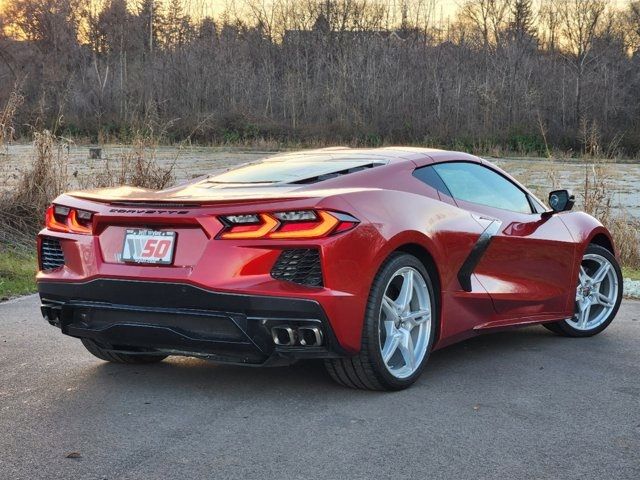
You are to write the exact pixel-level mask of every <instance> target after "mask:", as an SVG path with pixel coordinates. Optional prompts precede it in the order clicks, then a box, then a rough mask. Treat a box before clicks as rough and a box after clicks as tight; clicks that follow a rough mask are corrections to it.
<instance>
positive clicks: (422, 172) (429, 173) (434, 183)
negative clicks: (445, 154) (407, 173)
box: [413, 165, 452, 197]
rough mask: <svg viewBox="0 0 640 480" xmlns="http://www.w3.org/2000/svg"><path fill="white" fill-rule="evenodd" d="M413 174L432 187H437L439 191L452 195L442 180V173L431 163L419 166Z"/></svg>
mask: <svg viewBox="0 0 640 480" xmlns="http://www.w3.org/2000/svg"><path fill="white" fill-rule="evenodd" d="M413 176H414V177H416V178H417V179H418V180H420V181H421V182H422V183H426V184H427V185H429V186H430V187H432V188H435V189H436V190H438V191H439V192H442V193H445V194H447V195H449V196H450V197H451V196H452V195H451V192H450V191H449V189H448V188H447V186H446V185H445V184H444V182H443V181H442V178H440V175H438V174H437V173H436V171H435V170H434V169H433V167H432V166H431V165H429V166H427V167H422V168H418V169H417V170H415V171H414V172H413Z"/></svg>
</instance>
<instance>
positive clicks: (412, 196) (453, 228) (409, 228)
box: [37, 148, 612, 352]
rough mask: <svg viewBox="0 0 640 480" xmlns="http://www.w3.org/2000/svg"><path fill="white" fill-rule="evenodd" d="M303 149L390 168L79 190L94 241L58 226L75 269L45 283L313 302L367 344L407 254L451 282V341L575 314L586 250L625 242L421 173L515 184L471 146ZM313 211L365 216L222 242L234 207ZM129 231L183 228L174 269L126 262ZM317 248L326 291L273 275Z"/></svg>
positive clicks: (71, 199) (439, 280) (441, 338)
mask: <svg viewBox="0 0 640 480" xmlns="http://www.w3.org/2000/svg"><path fill="white" fill-rule="evenodd" d="M298 155H299V156H301V157H303V156H304V155H312V156H315V157H322V158H326V159H331V158H334V157H335V156H336V155H346V156H357V158H366V159H370V160H376V161H380V162H383V163H385V164H384V165H382V166H379V167H376V168H370V169H365V170H362V171H358V172H355V173H350V174H348V175H344V176H338V177H336V178H331V179H327V180H324V181H320V182H317V183H310V184H296V185H293V184H287V185H280V186H277V187H276V186H255V185H244V186H241V187H238V188H234V189H230V188H225V187H224V186H211V185H209V184H207V180H206V179H198V180H195V181H193V182H191V183H188V184H186V185H184V186H180V187H176V188H173V189H170V190H166V191H164V192H154V191H149V190H144V189H137V188H131V187H122V188H117V189H105V190H98V191H88V192H72V193H69V194H65V195H62V196H60V197H59V198H57V199H56V200H55V203H56V204H59V205H64V206H68V207H71V208H75V209H80V210H86V211H90V212H93V213H94V215H93V219H92V222H93V224H92V228H93V235H78V234H72V233H63V232H58V231H53V230H49V229H44V230H43V231H42V232H41V233H40V236H41V237H42V236H48V237H57V238H59V239H60V242H61V246H62V250H63V252H64V255H65V259H66V264H65V266H64V267H63V268H60V269H57V270H54V271H47V272H44V271H40V272H39V273H38V276H37V280H38V282H39V283H42V282H51V281H55V282H61V281H62V282H86V281H88V280H91V279H96V278H115V279H135V280H152V281H160V282H179V283H185V284H190V285H195V286H198V287H201V288H203V289H206V290H210V291H216V292H230V293H243V294H251V295H259V296H274V297H287V298H296V299H311V300H315V301H317V302H318V303H319V304H320V305H321V307H322V309H323V310H324V312H325V313H326V315H327V317H328V320H329V322H330V324H331V327H332V329H333V330H334V333H335V336H336V338H337V340H338V342H339V344H340V346H342V347H343V348H344V349H345V350H346V351H348V352H357V351H358V350H359V349H360V339H361V332H362V324H363V317H364V311H365V306H366V302H367V298H368V294H369V291H370V288H371V284H372V282H373V279H374V277H375V275H376V272H377V271H378V269H379V268H380V265H381V264H382V262H383V261H384V260H385V259H386V258H387V257H388V256H389V255H390V254H391V253H392V252H394V251H396V250H405V251H410V252H412V253H414V254H418V256H419V257H420V259H421V260H423V261H424V262H426V263H427V265H428V268H429V269H430V270H431V272H432V274H433V277H434V280H435V282H436V284H437V290H438V293H437V295H438V305H439V310H440V318H439V328H438V341H437V344H436V348H440V347H443V346H445V345H448V344H450V343H453V342H455V341H458V340H461V339H464V338H466V337H469V336H472V335H474V334H476V333H478V332H480V331H486V330H491V329H494V328H504V327H508V326H517V325H523V324H529V323H534V322H545V321H551V320H558V319H562V318H566V317H568V316H571V315H572V313H573V308H574V306H573V301H574V300H573V298H574V296H575V284H576V278H577V266H578V265H579V261H580V258H581V255H582V252H583V251H584V249H585V248H586V246H587V245H588V243H589V242H590V240H591V239H593V238H594V236H596V235H603V236H604V237H605V238H606V239H608V240H609V242H611V236H610V235H609V233H608V232H607V230H606V229H604V227H602V225H601V224H600V223H599V222H597V221H596V220H595V219H593V218H592V217H590V216H588V215H586V214H584V213H579V212H566V213H562V214H554V215H549V214H543V213H535V214H533V213H532V214H522V213H516V212H511V211H507V210H501V209H496V208H490V207H486V206H482V205H478V204H472V203H468V202H462V201H460V200H454V199H453V198H451V197H450V196H448V195H446V194H443V193H442V192H440V191H438V190H436V189H435V188H432V187H430V186H428V185H426V184H425V183H423V182H421V181H420V180H418V179H417V178H415V177H414V176H413V172H414V171H415V170H416V168H418V167H421V166H426V165H430V164H433V163H441V162H450V161H467V162H476V163H482V164H484V165H487V166H488V167H490V168H492V169H494V170H495V171H496V172H499V173H500V174H502V175H504V176H506V177H508V178H510V179H511V177H509V176H508V175H507V174H505V173H504V172H502V171H501V170H499V169H498V168H497V167H494V166H492V165H490V164H488V163H487V162H485V161H483V160H481V159H479V158H476V157H473V156H471V155H468V154H464V153H458V152H444V151H439V150H429V149H415V148H391V149H372V150H350V149H343V150H336V149H333V150H328V151H327V150H325V151H315V152H311V153H301V154H298ZM294 159H295V155H294ZM511 180H512V181H513V182H514V183H516V184H517V185H518V186H519V187H520V188H522V189H523V190H524V187H522V186H521V185H520V184H518V183H517V182H516V181H515V180H513V179H511ZM309 209H314V210H326V211H329V212H331V211H333V212H344V213H347V214H349V215H352V216H354V217H356V218H357V219H358V220H359V222H360V223H359V224H358V225H357V226H356V227H355V228H353V229H351V230H349V231H345V232H341V233H336V234H333V235H329V236H326V237H323V238H312V239H297V240H296V239H262V238H261V239H244V240H240V239H220V238H217V236H218V234H219V233H220V232H221V231H222V230H223V228H224V226H223V224H222V223H221V221H220V220H219V218H220V216H222V215H234V214H235V215H238V214H247V213H256V212H265V213H269V212H277V211H283V210H287V211H294V210H309ZM488 219H497V220H499V221H500V222H501V227H500V229H499V231H498V233H497V234H496V236H495V237H494V238H493V240H492V242H491V244H490V246H489V248H488V250H487V251H486V253H485V255H484V256H483V258H482V260H481V261H480V263H479V264H478V266H477V268H476V269H475V273H474V274H473V275H472V277H471V286H472V288H471V290H470V291H465V290H464V289H463V288H462V286H461V285H460V282H459V280H458V277H457V274H458V271H459V270H460V267H461V265H462V264H463V262H464V261H465V259H466V258H467V257H468V256H469V254H470V252H471V251H472V249H473V248H474V245H475V244H476V242H477V240H478V238H479V236H480V234H481V233H482V231H483V230H484V229H485V227H486V225H487V222H489V221H490V220H488ZM127 228H153V229H156V230H167V231H174V232H177V247H176V252H175V260H174V263H173V265H170V266H164V265H163V266H150V265H146V266H145V265H138V264H135V265H132V264H125V263H123V262H122V261H120V260H119V257H118V255H119V253H120V251H121V249H122V245H123V239H124V232H125V230H126V229H127ZM611 243H612V242H611ZM309 246H313V247H317V248H319V249H320V252H321V263H322V269H323V273H324V287H322V288H315V287H305V286H302V285H297V284H294V283H289V282H285V281H281V280H276V279H274V278H273V277H272V276H271V275H270V271H271V268H272V267H273V265H274V263H275V262H276V259H277V258H278V255H279V254H280V252H281V251H282V249H283V248H289V247H309Z"/></svg>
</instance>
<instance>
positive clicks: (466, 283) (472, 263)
mask: <svg viewBox="0 0 640 480" xmlns="http://www.w3.org/2000/svg"><path fill="white" fill-rule="evenodd" d="M501 225H502V222H501V221H500V220H493V221H492V222H491V223H490V224H489V225H488V226H487V228H485V229H484V231H483V232H482V233H481V234H480V236H479V237H478V240H476V244H475V245H474V246H473V248H472V249H471V252H469V255H468V256H467V258H466V259H465V261H464V262H463V263H462V266H461V267H460V270H458V281H459V282H460V285H461V286H462V289H463V290H464V291H465V292H470V291H471V275H473V271H474V270H475V268H476V267H477V266H478V263H480V260H481V259H482V256H483V255H484V253H485V252H486V251H487V248H489V244H490V243H491V239H493V237H494V236H495V234H496V233H498V230H500V226H501Z"/></svg>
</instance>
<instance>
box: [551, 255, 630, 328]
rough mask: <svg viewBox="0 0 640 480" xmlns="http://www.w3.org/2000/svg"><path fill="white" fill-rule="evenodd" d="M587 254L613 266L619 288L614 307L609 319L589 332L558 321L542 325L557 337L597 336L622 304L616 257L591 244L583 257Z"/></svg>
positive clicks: (620, 280) (619, 270) (563, 321)
mask: <svg viewBox="0 0 640 480" xmlns="http://www.w3.org/2000/svg"><path fill="white" fill-rule="evenodd" d="M589 253H593V254H596V255H600V256H602V257H604V258H606V259H607V260H608V261H609V262H610V263H611V265H612V266H613V269H614V271H615V274H616V276H617V278H618V286H619V287H618V296H617V298H616V303H615V306H614V307H613V310H611V313H610V314H609V317H608V318H607V319H606V320H605V321H604V322H603V323H601V324H600V325H598V326H597V327H595V328H593V329H591V330H578V329H576V328H574V327H573V326H571V325H570V324H569V323H567V321H566V320H560V321H558V322H553V323H544V324H543V326H544V327H545V328H546V329H547V330H550V331H552V332H553V333H555V334H557V335H561V336H563V337H592V336H594V335H597V334H598V333H600V332H602V331H603V330H604V329H605V328H607V327H608V326H609V325H610V324H611V322H613V319H614V318H615V317H616V314H617V313H618V309H619V308H620V303H621V302H622V290H623V279H622V270H621V269H620V265H619V264H618V260H616V257H614V256H613V254H612V253H611V252H610V251H609V250H607V249H606V248H604V247H601V246H600V245H595V244H593V243H592V244H590V245H589V246H588V247H587V249H586V250H585V252H584V254H585V255H586V254H589Z"/></svg>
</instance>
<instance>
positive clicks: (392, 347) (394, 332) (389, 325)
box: [382, 321, 400, 364]
mask: <svg viewBox="0 0 640 480" xmlns="http://www.w3.org/2000/svg"><path fill="white" fill-rule="evenodd" d="M384 327H385V330H386V332H387V338H386V340H385V342H384V347H382V360H384V363H386V364H389V360H391V357H393V354H394V353H395V352H396V350H397V349H398V345H399V344H400V339H399V332H398V329H396V327H395V325H394V323H393V321H386V322H384Z"/></svg>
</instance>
